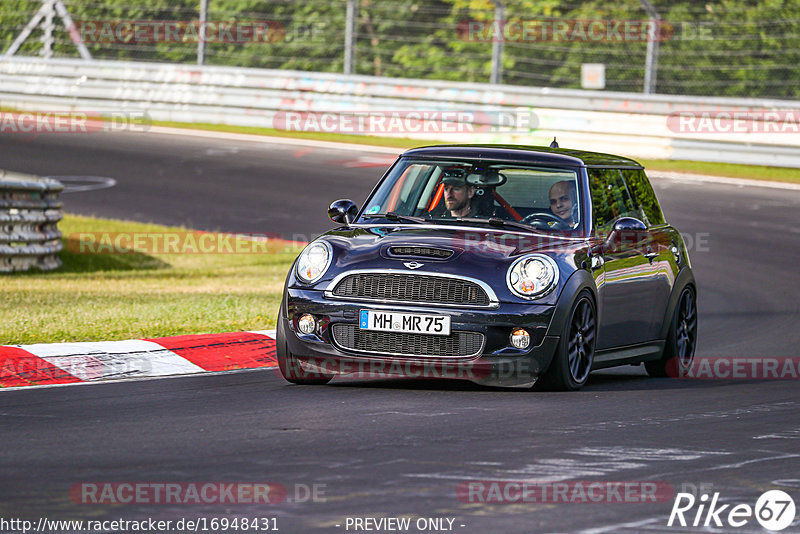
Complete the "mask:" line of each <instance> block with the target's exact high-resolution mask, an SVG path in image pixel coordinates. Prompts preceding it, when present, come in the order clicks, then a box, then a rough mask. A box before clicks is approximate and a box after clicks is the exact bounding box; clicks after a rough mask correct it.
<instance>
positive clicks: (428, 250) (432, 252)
mask: <svg viewBox="0 0 800 534" xmlns="http://www.w3.org/2000/svg"><path fill="white" fill-rule="evenodd" d="M389 254H391V255H392V256H414V257H418V258H437V259H442V260H443V259H447V258H449V257H450V256H452V255H453V251H452V250H450V249H446V248H435V247H419V246H394V247H389Z"/></svg>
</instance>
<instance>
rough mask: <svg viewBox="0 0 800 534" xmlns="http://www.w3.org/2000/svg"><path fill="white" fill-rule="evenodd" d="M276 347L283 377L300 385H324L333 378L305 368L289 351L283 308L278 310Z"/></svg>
mask: <svg viewBox="0 0 800 534" xmlns="http://www.w3.org/2000/svg"><path fill="white" fill-rule="evenodd" d="M275 348H276V349H277V350H276V352H277V359H278V368H279V369H280V370H281V374H282V375H283V378H285V379H286V380H288V381H289V382H291V383H292V384H298V385H307V386H314V385H322V384H327V383H328V382H330V381H331V379H332V378H333V377H332V376H330V375H326V374H323V373H320V372H317V371H308V370H306V369H303V367H302V366H301V365H300V361H299V360H298V359H297V358H295V357H294V355H293V354H292V353H291V352H289V345H288V344H287V343H286V332H284V327H283V308H281V311H280V312H278V328H277V332H276V335H275Z"/></svg>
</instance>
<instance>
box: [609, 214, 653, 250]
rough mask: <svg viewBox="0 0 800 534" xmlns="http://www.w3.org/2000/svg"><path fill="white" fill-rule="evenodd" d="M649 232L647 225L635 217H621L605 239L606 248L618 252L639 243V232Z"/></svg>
mask: <svg viewBox="0 0 800 534" xmlns="http://www.w3.org/2000/svg"><path fill="white" fill-rule="evenodd" d="M644 231H647V225H646V224H644V223H643V222H642V221H640V220H639V219H637V218H635V217H620V218H619V219H617V220H616V221H614V226H613V227H612V229H611V232H609V234H608V235H607V236H606V237H605V242H604V248H605V249H608V250H618V249H619V248H620V247H622V248H628V247H630V246H631V245H632V244H633V243H635V242H637V241H639V239H640V237H637V236H638V235H640V234H639V232H644Z"/></svg>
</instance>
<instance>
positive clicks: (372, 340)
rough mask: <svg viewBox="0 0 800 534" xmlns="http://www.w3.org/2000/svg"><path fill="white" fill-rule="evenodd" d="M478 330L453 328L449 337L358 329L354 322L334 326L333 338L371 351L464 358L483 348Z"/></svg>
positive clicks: (352, 346)
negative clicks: (468, 330)
mask: <svg viewBox="0 0 800 534" xmlns="http://www.w3.org/2000/svg"><path fill="white" fill-rule="evenodd" d="M483 338H484V336H483V334H481V333H480V332H462V331H454V332H451V333H450V335H449V336H435V335H430V334H411V333H406V332H379V331H373V330H361V329H360V328H358V325H355V324H335V325H333V341H334V342H335V343H336V344H337V345H338V346H340V347H341V348H343V349H349V350H355V351H359V352H369V353H373V354H392V355H403V356H427V357H440V358H465V357H469V356H476V355H478V354H480V352H481V350H482V349H483Z"/></svg>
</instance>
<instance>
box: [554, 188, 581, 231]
mask: <svg viewBox="0 0 800 534" xmlns="http://www.w3.org/2000/svg"><path fill="white" fill-rule="evenodd" d="M576 207H577V196H576V194H575V183H574V182H571V181H569V180H562V181H560V182H556V183H554V184H553V185H552V187H550V211H551V212H553V215H555V216H556V217H558V218H559V219H561V220H562V221H564V223H566V224H567V225H569V227H570V228H574V227H575V225H576V224H577V222H578V221H576V220H575V211H576V210H575V208H576Z"/></svg>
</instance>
